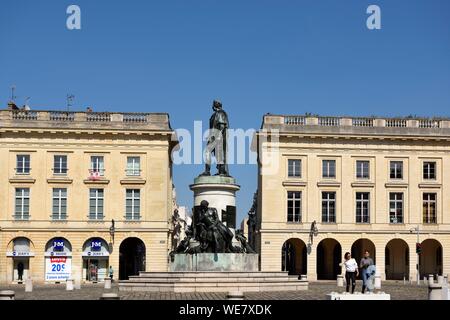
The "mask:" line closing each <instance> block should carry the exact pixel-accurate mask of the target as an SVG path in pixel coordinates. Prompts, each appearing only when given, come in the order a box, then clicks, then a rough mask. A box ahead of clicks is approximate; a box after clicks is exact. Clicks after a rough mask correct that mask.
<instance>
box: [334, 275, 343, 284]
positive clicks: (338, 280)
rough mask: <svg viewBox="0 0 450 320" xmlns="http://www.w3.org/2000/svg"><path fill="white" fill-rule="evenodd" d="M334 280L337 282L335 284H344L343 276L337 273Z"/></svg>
mask: <svg viewBox="0 0 450 320" xmlns="http://www.w3.org/2000/svg"><path fill="white" fill-rule="evenodd" d="M336 282H337V283H336V285H337V286H338V287H343V286H344V277H343V276H342V275H341V274H338V276H337V281H336Z"/></svg>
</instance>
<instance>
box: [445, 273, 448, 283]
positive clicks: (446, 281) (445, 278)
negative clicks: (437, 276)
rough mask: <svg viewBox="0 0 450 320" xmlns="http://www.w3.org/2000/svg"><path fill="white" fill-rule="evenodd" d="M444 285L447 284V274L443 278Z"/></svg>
mask: <svg viewBox="0 0 450 320" xmlns="http://www.w3.org/2000/svg"><path fill="white" fill-rule="evenodd" d="M444 283H448V274H446V275H445V276H444Z"/></svg>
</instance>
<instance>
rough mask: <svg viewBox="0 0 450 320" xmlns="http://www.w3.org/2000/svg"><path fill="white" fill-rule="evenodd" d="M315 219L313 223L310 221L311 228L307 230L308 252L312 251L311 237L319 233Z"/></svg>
mask: <svg viewBox="0 0 450 320" xmlns="http://www.w3.org/2000/svg"><path fill="white" fill-rule="evenodd" d="M316 224H317V223H316V220H314V221H313V223H311V229H310V230H309V241H308V249H307V251H308V254H310V253H311V251H312V244H313V239H314V237H317V235H318V234H319V229H317V225H316Z"/></svg>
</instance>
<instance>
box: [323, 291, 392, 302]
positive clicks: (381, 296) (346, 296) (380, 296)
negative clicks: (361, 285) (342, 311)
mask: <svg viewBox="0 0 450 320" xmlns="http://www.w3.org/2000/svg"><path fill="white" fill-rule="evenodd" d="M326 299H327V300H391V295H390V294H387V293H384V292H379V293H365V294H361V293H359V292H355V293H354V294H350V293H348V292H344V293H338V292H331V293H329V294H327V298H326Z"/></svg>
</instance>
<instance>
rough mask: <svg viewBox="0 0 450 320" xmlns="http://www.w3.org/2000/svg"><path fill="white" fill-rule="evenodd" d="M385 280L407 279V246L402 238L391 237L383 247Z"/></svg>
mask: <svg viewBox="0 0 450 320" xmlns="http://www.w3.org/2000/svg"><path fill="white" fill-rule="evenodd" d="M384 256H385V270H386V280H402V279H403V278H405V279H409V247H408V244H407V243H406V242H405V241H404V240H402V239H392V240H391V241H389V242H388V243H387V244H386V248H385V255H384Z"/></svg>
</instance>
